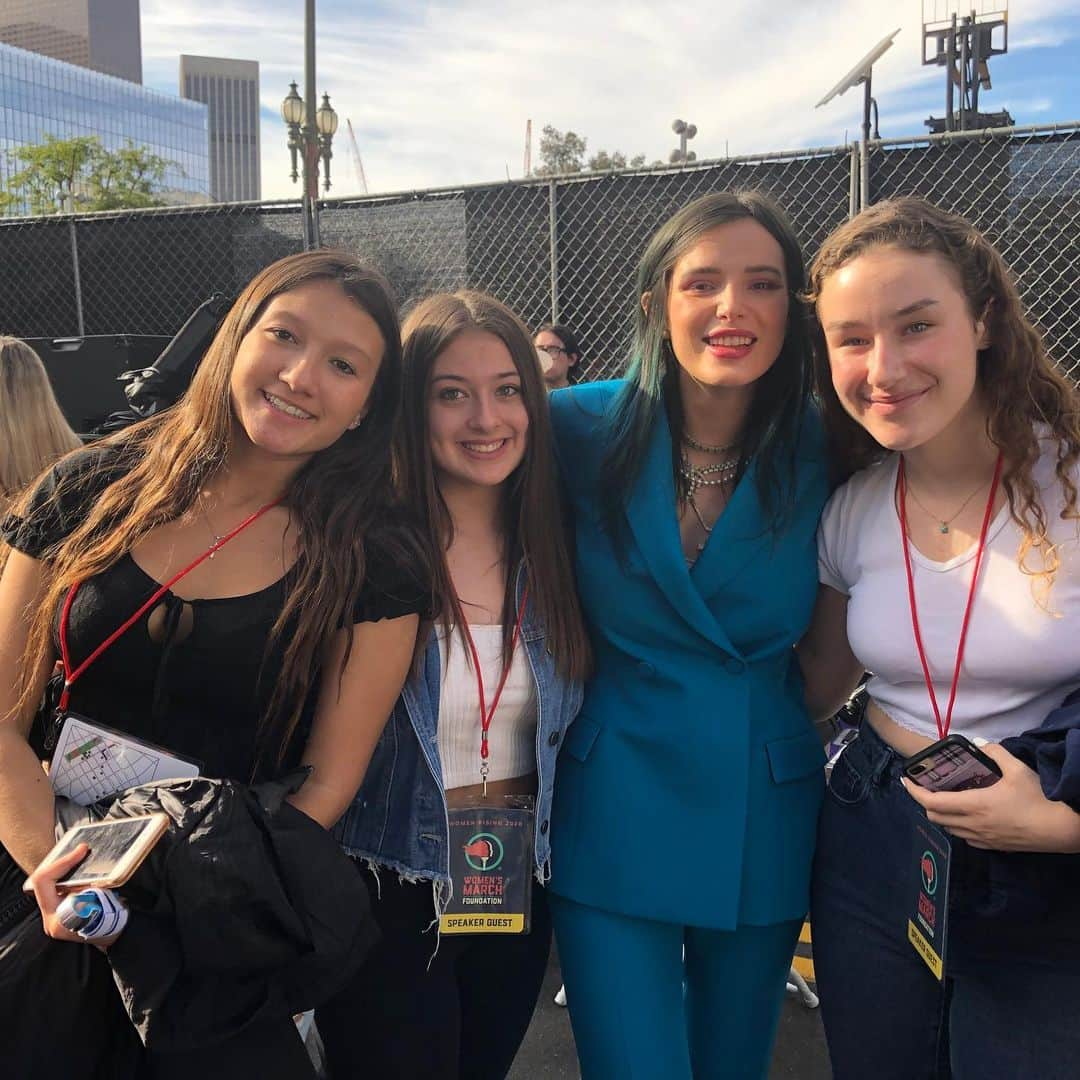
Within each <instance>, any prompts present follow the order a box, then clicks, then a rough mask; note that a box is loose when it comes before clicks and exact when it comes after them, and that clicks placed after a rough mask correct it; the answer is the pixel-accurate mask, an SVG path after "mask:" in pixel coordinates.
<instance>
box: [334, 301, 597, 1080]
mask: <svg viewBox="0 0 1080 1080" xmlns="http://www.w3.org/2000/svg"><path fill="white" fill-rule="evenodd" d="M404 334H405V344H404V392H403V399H404V401H403V421H402V427H401V436H400V440H399V447H398V453H397V455H396V461H397V463H398V465H399V472H400V479H401V494H402V496H403V498H404V500H405V501H406V502H407V503H408V504H409V505H411V506H414V507H417V508H418V509H419V510H420V512H421V513H422V515H423V521H424V524H425V529H426V533H427V535H428V538H429V541H430V546H431V548H432V549H433V550H434V551H436V552H437V556H436V557H435V571H434V580H435V591H436V603H437V609H438V618H437V620H436V621H435V625H434V626H433V627H432V628H431V631H430V633H429V635H428V637H427V640H426V642H425V645H424V649H423V652H422V654H421V656H420V658H419V664H418V667H417V668H416V670H415V671H414V673H413V675H412V676H411V678H410V679H409V682H408V684H407V685H406V687H405V691H404V693H403V694H402V697H401V699H400V701H399V702H398V705H397V708H396V709H395V710H394V715H393V718H392V720H391V722H390V723H389V724H388V725H387V727H386V730H385V731H384V732H383V735H382V738H381V739H380V741H379V745H378V747H377V749H376V751H375V755H374V757H373V759H372V763H371V766H370V768H369V770H368V774H367V777H366V779H365V781H364V785H363V787H362V788H361V789H360V792H359V793H358V795H357V797H356V800H355V801H354V802H353V805H352V807H351V808H350V810H349V812H348V813H347V814H346V816H345V819H344V820H343V822H342V824H341V826H340V828H339V830H338V835H339V836H340V838H341V840H342V843H343V844H344V847H345V850H346V851H347V852H349V853H350V854H351V855H353V856H354V857H355V858H356V859H357V860H358V861H359V862H360V863H361V864H362V867H361V873H363V874H364V876H365V878H366V879H367V880H368V881H369V884H370V891H371V894H372V897H373V910H374V913H375V917H376V920H377V922H378V924H379V926H380V928H381V930H382V934H383V938H382V942H381V943H380V944H379V945H378V946H376V948H375V950H374V952H373V953H372V955H371V958H370V960H369V961H368V962H367V963H365V965H364V966H363V967H362V968H361V969H360V971H359V972H358V973H357V975H356V977H355V978H354V980H353V982H352V985H351V986H349V987H347V988H346V989H345V990H344V991H343V992H342V993H341V994H339V995H337V996H336V997H335V998H334V999H333V1000H332V1001H331V1002H329V1003H328V1004H327V1005H326V1006H323V1007H320V1008H319V1010H318V1012H317V1023H318V1026H319V1030H320V1032H321V1033H322V1036H323V1042H324V1046H325V1048H326V1053H327V1061H328V1064H329V1069H330V1072H331V1075H333V1076H340V1077H351V1076H385V1077H390V1076H393V1077H395V1078H396V1080H501V1078H502V1077H504V1076H505V1075H506V1073H507V1071H508V1070H509V1068H510V1065H511V1063H512V1062H513V1059H514V1055H515V1053H516V1052H517V1049H518V1046H519V1044H520V1043H521V1040H522V1039H523V1037H524V1035H525V1032H526V1030H527V1028H528V1026H529V1020H530V1018H531V1016H532V1013H533V1008H534V1006H535V1004H536V999H537V995H538V994H539V992H540V986H541V983H542V981H543V977H544V970H545V967H546V964H547V957H548V949H549V942H550V935H551V923H550V916H549V914H548V903H547V896H546V890H545V889H544V888H541V887H539V885H540V884H542V883H543V882H544V881H545V880H546V879H547V876H548V874H549V873H550V865H549V863H550V856H549V851H550V848H549V840H550V832H549V817H550V810H551V798H552V785H553V783H554V780H555V762H556V752H557V749H558V747H559V745H560V743H561V742H562V740H563V738H564V736H565V734H566V731H567V729H568V728H570V724H571V721H573V719H574V716H575V714H576V713H577V709H578V706H579V704H580V702H581V682H582V679H583V677H584V675H585V673H586V670H587V668H588V664H589V655H590V653H589V643H588V639H587V636H586V633H585V630H584V626H583V623H582V616H581V610H580V608H579V606H578V601H577V596H576V593H575V591H574V582H573V568H572V562H571V558H570V555H569V552H568V547H567V542H566V536H565V533H564V529H563V525H562V521H563V516H562V510H561V507H560V500H559V491H558V482H557V478H556V473H555V463H554V456H553V452H552V440H551V426H550V419H549V415H548V407H547V400H546V397H545V393H544V384H543V382H542V381H541V378H540V370H539V367H538V365H537V363H536V354H535V350H534V348H533V345H532V343H531V342H530V340H529V335H528V331H527V330H526V328H525V327H524V326H523V325H522V324H521V322H520V321H519V320H518V319H517V317H516V316H514V315H513V314H512V313H511V312H510V311H509V310H508V309H507V308H506V307H504V306H503V305H502V304H500V303H499V302H498V301H497V300H495V299H493V298H492V297H490V296H486V295H484V294H482V293H477V292H459V293H455V294H453V295H445V294H444V295H437V296H432V297H429V298H428V299H426V300H424V301H422V302H421V303H420V304H419V305H418V306H417V307H416V309H415V310H414V311H413V312H412V313H411V314H410V315H409V317H408V318H407V319H406V322H405V328H404ZM485 713H486V716H485ZM485 720H486V721H487V723H486V724H485ZM488 727H489V735H485V729H487V728H488ZM571 730H572V728H571ZM486 749H489V753H488V754H487V755H485V750H486ZM521 797H526V798H528V799H531V800H535V815H534V821H533V830H532V832H533V834H534V838H533V839H532V841H531V842H530V843H529V844H528V845H527V846H523V847H522V850H521V851H520V852H519V853H518V854H519V857H520V864H521V873H523V874H524V875H525V878H526V879H528V877H529V876H530V871H531V872H532V873H534V874H535V877H536V882H537V883H538V884H537V885H534V887H533V889H532V926H531V929H530V930H529V931H528V932H527V933H525V934H512V933H511V934H507V933H483V934H478V935H476V936H460V935H455V934H449V933H443V934H442V936H441V939H440V937H439V932H438V931H437V930H435V926H436V925H438V920H439V916H440V914H441V913H442V912H443V910H444V909H445V907H446V904H447V902H448V901H449V900H450V898H451V894H452V895H453V897H454V899H456V900H459V901H460V899H461V898H462V895H463V892H464V894H465V895H466V896H468V892H467V891H466V890H467V889H468V880H469V879H468V878H465V879H464V888H463V880H462V879H461V878H460V877H456V876H454V875H453V874H452V866H453V865H454V861H455V860H454V856H453V855H452V853H451V851H450V844H451V842H452V841H451V838H452V837H454V836H456V835H457V833H456V831H454V830H452V829H451V821H452V819H453V818H454V817H455V816H456V814H457V813H458V812H459V811H465V812H468V810H469V809H470V808H477V807H479V808H482V809H483V811H484V814H485V815H486V814H487V813H488V812H489V811H490V810H491V809H498V808H499V807H501V806H503V805H505V803H506V800H507V798H513V799H518V798H521ZM485 835H486V834H485ZM466 838H467V837H466ZM453 842H454V843H457V841H453ZM499 857H500V859H502V858H505V860H506V862H508V863H509V862H512V861H514V860H512V858H511V853H510V852H509V851H507V852H505V853H500V856H499ZM477 880H480V879H479V878H477ZM485 880H486V879H485ZM473 884H474V885H475V884H476V882H475V881H474V882H473ZM468 910H469V909H466V911H468Z"/></svg>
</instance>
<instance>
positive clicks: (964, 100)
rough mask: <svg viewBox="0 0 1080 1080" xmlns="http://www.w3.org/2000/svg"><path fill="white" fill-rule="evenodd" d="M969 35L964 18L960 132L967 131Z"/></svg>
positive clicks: (961, 44) (961, 49)
mask: <svg viewBox="0 0 1080 1080" xmlns="http://www.w3.org/2000/svg"><path fill="white" fill-rule="evenodd" d="M970 36H971V35H970V33H969V30H968V19H967V17H966V16H965V18H964V32H963V35H962V36H961V38H960V130H961V131H967V113H968V45H969V38H970Z"/></svg>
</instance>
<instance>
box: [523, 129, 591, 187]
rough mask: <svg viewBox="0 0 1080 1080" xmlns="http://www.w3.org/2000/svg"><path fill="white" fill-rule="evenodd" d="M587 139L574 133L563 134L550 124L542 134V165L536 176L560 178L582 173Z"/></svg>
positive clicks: (535, 171) (536, 171)
mask: <svg viewBox="0 0 1080 1080" xmlns="http://www.w3.org/2000/svg"><path fill="white" fill-rule="evenodd" d="M586 141H587V140H585V139H583V138H582V137H581V136H580V135H578V134H576V133H575V132H573V131H566V132H562V131H559V130H557V129H556V128H553V127H552V126H551V125H550V124H545V125H544V130H543V131H542V132H541V133H540V165H539V166H538V167H537V168H536V169H534V170H533V172H534V174H535V175H536V176H558V175H560V174H561V173H577V172H581V169H582V166H583V163H584V158H585V144H586Z"/></svg>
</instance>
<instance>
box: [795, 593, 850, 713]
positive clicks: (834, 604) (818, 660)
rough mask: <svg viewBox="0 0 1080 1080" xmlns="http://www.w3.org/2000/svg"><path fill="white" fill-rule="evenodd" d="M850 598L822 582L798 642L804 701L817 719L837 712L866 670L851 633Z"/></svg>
mask: <svg viewBox="0 0 1080 1080" xmlns="http://www.w3.org/2000/svg"><path fill="white" fill-rule="evenodd" d="M847 606H848V598H847V596H845V595H844V594H843V593H841V592H837V590H836V589H834V588H832V586H830V585H819V586H818V593H817V599H816V600H815V602H814V614H813V616H812V617H811V619H810V626H809V628H808V629H807V631H806V633H805V634H804V635H803V638H802V640H801V641H800V642H799V643H798V644H797V645H796V646H795V652H796V655H797V656H798V657H799V666H800V667H801V668H802V674H803V683H804V701H805V702H806V708H807V711H808V712H809V713H810V715H811V716H812V717H813V718H814V719H815V720H824V719H826V718H827V717H830V716H832V715H833V713H835V712H836V711H837V710H838V709H839V708H840V707H841V706H842V705H843V704H844V702H845V701H847V699H848V697H849V696H850V694H851V692H852V690H854V689H855V687H856V686H858V684H859V679H860V677H861V676H862V674H863V667H862V664H860V663H859V661H858V660H857V659H856V658H855V654H854V653H853V652H852V651H851V645H850V644H849V643H848V636H847Z"/></svg>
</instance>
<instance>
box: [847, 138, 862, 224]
mask: <svg viewBox="0 0 1080 1080" xmlns="http://www.w3.org/2000/svg"><path fill="white" fill-rule="evenodd" d="M861 160H862V155H861V154H860V148H859V147H858V146H853V147H852V148H851V178H850V180H849V181H848V215H847V216H848V220H849V221H850V220H851V218H853V217H854V216H855V215H856V214H857V213H858V212H859V162H860V161H861Z"/></svg>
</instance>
